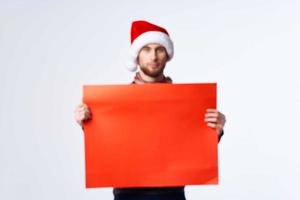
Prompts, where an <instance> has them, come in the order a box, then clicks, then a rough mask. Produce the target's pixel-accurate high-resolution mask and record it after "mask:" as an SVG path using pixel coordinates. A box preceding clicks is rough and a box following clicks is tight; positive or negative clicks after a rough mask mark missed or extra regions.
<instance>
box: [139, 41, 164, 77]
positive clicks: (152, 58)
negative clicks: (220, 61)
mask: <svg viewBox="0 0 300 200" xmlns="http://www.w3.org/2000/svg"><path fill="white" fill-rule="evenodd" d="M167 60H168V54H167V51H166V49H165V48H164V47H163V46H162V45H160V44H156V43H153V44H148V45H145V46H144V47H143V48H142V49H141V50H140V52H139V56H138V58H137V61H138V64H139V66H140V69H141V71H143V72H144V74H146V75H148V76H151V77H154V78H155V77H158V76H159V75H161V74H162V73H163V71H164V68H165V65H166V62H167Z"/></svg>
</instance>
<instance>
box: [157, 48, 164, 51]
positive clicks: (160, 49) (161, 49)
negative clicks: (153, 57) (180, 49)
mask: <svg viewBox="0 0 300 200" xmlns="http://www.w3.org/2000/svg"><path fill="white" fill-rule="evenodd" d="M157 51H158V52H163V51H165V49H164V48H158V49H157Z"/></svg>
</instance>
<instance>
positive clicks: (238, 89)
mask: <svg viewBox="0 0 300 200" xmlns="http://www.w3.org/2000/svg"><path fill="white" fill-rule="evenodd" d="M299 10H300V2H299V1H297V0H295V1H291V0H286V1H275V0H274V1H270V0H266V1H260V0H251V1H238V0H229V1H218V0H206V1H201V0H200V1H185V2H183V1H178V2H175V1H158V0H152V1H137V0H136V1H112V0H110V1H99V0H98V1H96V0H95V1H71V0H70V1H66V0H60V1H58V0H52V1H50V0H49V1H38V0H0V97H1V98H0V111H1V112H0V134H1V137H0V199H3V200H4V199H5V200H12V199H16V200H17V199H26V200H27V199H28V200H41V199H42V200H48V199H49V200H52V199H62V200H68V199H70V200H71V199H72V200H80V199H91V200H92V199H112V198H113V195H112V189H111V188H105V189H99V188H97V189H85V177H84V175H85V174H84V169H85V168H84V145H83V144H84V143H83V134H82V131H81V129H80V127H79V126H78V125H77V124H76V122H75V120H74V116H73V115H74V109H75V107H76V106H77V105H78V104H79V103H80V102H81V100H82V85H83V84H127V83H129V82H130V81H131V80H132V78H133V75H134V74H133V73H130V72H129V71H127V70H126V68H125V67H124V62H125V60H126V55H127V50H128V47H129V32H130V25H131V22H132V21H133V20H137V19H144V20H148V21H150V22H153V23H156V24H158V25H161V26H164V27H165V28H167V30H168V31H169V33H170V35H171V38H172V39H173V41H174V44H175V57H174V59H173V60H172V61H171V62H169V63H168V64H167V67H166V75H169V76H171V77H172V78H173V80H174V82H175V83H194V82H218V108H219V109H220V110H221V111H222V112H223V113H224V114H225V115H226V117H227V124H226V126H225V136H224V137H223V139H222V141H221V143H220V144H219V167H220V169H219V172H220V184H219V185H218V186H187V187H186V196H187V199H188V200H199V199H212V200H216V199H228V200H239V199H243V200H253V199H272V200H274V199H275V200H277V199H284V200H286V199H288V200H291V199H299V198H300V197H299V196H300V192H299V178H300V160H299V152H300V148H299V144H298V143H299V142H300V141H299V139H300V137H299V134H300V129H299V124H300V123H299V120H300V117H299V116H300V90H299V89H300V78H299V75H300V73H299V70H298V68H299V67H300V61H299V53H300V49H299V46H300V37H299V36H300V12H299Z"/></svg>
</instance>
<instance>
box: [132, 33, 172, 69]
mask: <svg viewBox="0 0 300 200" xmlns="http://www.w3.org/2000/svg"><path fill="white" fill-rule="evenodd" d="M151 43H158V44H161V45H162V46H164V47H165V49H166V51H167V53H168V61H169V60H171V59H172V58H173V55H174V46H173V42H172V40H171V39H170V37H169V36H168V35H167V34H165V33H163V32H160V31H148V32H145V33H143V34H141V35H140V36H138V37H137V38H136V39H135V40H134V41H133V43H132V45H131V48H130V51H129V60H128V61H127V62H126V67H127V69H129V70H130V71H132V72H134V71H136V70H137V65H138V64H137V60H136V59H137V57H138V54H139V52H140V50H141V49H142V48H143V47H144V46H145V45H147V44H151Z"/></svg>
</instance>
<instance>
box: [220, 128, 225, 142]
mask: <svg viewBox="0 0 300 200" xmlns="http://www.w3.org/2000/svg"><path fill="white" fill-rule="evenodd" d="M223 135H224V130H223V129H222V132H221V134H220V135H219V142H220V141H221V138H222V137H223Z"/></svg>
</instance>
